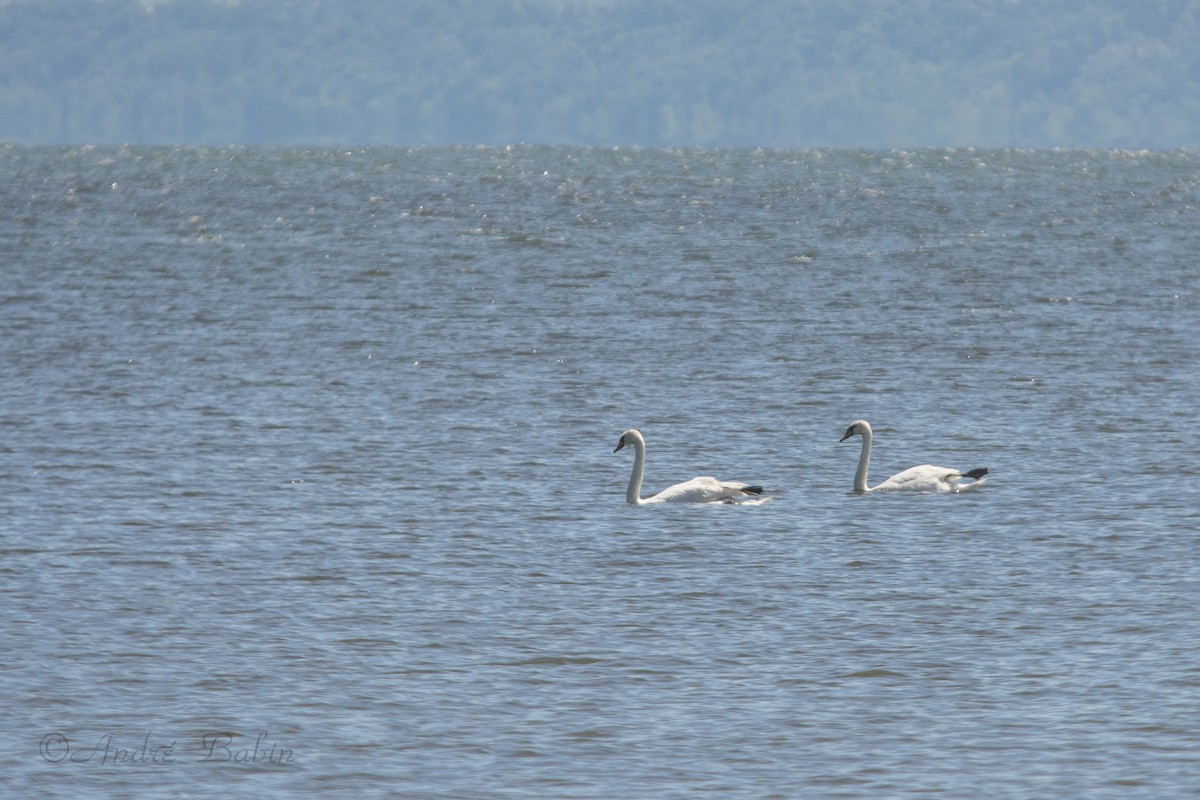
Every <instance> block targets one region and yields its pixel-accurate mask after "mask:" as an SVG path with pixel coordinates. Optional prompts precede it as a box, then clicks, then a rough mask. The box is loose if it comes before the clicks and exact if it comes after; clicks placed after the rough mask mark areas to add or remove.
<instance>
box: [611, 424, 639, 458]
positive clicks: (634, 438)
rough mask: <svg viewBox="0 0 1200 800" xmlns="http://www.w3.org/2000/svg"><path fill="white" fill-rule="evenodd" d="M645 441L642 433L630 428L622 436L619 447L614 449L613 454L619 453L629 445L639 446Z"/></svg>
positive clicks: (618, 443)
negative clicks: (639, 443)
mask: <svg viewBox="0 0 1200 800" xmlns="http://www.w3.org/2000/svg"><path fill="white" fill-rule="evenodd" d="M645 441H646V440H645V439H643V438H642V432H641V431H639V430H638V429H637V428H630V429H629V430H627V431H625V432H624V433H622V434H621V439H620V441H618V442H617V446H616V447H614V448H613V452H614V453H615V452H617V451H618V450H620V449H621V448H622V447H624V446H625V445H627V444H629V445H633V444H637V443H638V442H645Z"/></svg>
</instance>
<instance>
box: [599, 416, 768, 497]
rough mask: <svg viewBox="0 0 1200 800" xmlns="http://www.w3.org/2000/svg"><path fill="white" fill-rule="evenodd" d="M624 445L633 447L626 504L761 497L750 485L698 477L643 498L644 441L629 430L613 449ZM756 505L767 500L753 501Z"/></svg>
mask: <svg viewBox="0 0 1200 800" xmlns="http://www.w3.org/2000/svg"><path fill="white" fill-rule="evenodd" d="M625 445H631V446H632V447H633V472H631V473H630V475H629V486H628V488H626V490H625V502H627V503H629V504H630V505H634V506H648V505H655V504H657V503H741V502H745V501H746V500H747V499H748V498H749V497H751V496H753V495H760V494H762V490H763V488H762V487H761V486H751V485H749V484H747V483H739V482H737V481H719V480H717V479H716V478H710V477H700V478H692V479H691V480H690V481H684V482H683V483H677V484H675V485H674V486H670V487H668V488H666V489H663V490H662V491H661V492H659V493H658V494H656V495H653V496H652V497H645V498H644V497H642V473H643V472H644V471H645V469H646V440H645V439H644V438H642V433H641V431H639V430H637V429H636V428H630V429H629V430H627V431H625V432H624V433H622V434H621V440H620V441H618V442H617V446H616V447H615V448H613V452H614V453H615V452H617V451H618V450H620V449H621V448H622V447H625ZM756 499H757V500H758V501H759V502H762V501H765V500H768V499H769V498H766V497H762V498H756Z"/></svg>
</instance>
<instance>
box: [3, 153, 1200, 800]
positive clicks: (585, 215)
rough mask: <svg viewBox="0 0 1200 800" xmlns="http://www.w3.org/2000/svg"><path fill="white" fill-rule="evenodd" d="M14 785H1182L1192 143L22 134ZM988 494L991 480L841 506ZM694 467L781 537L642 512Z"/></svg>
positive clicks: (8, 350)
mask: <svg viewBox="0 0 1200 800" xmlns="http://www.w3.org/2000/svg"><path fill="white" fill-rule="evenodd" d="M0 210H2V212H3V213H0V257H2V269H3V282H2V283H0V370H2V373H0V376H2V380H0V531H2V538H0V600H2V602H0V637H2V638H0V642H2V643H3V651H4V669H3V671H0V690H2V691H3V695H2V696H3V697H4V699H5V703H4V705H3V710H2V711H0V790H2V793H3V795H4V796H5V797H22V798H37V797H53V798H58V797H67V796H69V797H76V798H93V797H95V798H100V797H111V796H123V797H134V796H138V797H151V796H153V797H163V796H170V797H181V798H186V797H197V798H199V797H211V796H214V795H222V796H254V797H280V798H284V797H286V798H292V797H302V796H303V797H309V796H311V797H339V798H340V797H347V798H361V797H396V798H494V797H509V798H544V797H555V798H615V797H624V798H635V797H646V798H651V797H653V798H698V797H713V798H729V797H761V798H800V797H803V798H825V797H829V798H881V797H928V796H934V795H938V796H944V797H956V798H957V797H974V798H993V797H996V798H1006V797H1013V798H1027V797H1071V798H1122V799H1123V798H1154V799H1155V800H1159V799H1160V798H1164V797H1173V798H1178V797H1197V796H1200V789H1197V787H1200V725H1198V724H1197V723H1198V717H1197V708H1200V646H1198V643H1200V615H1198V614H1197V600H1198V599H1200V534H1198V531H1200V488H1198V482H1197V473H1198V471H1200V469H1198V467H1197V464H1196V459H1195V458H1194V454H1193V447H1192V442H1191V438H1192V435H1193V431H1194V430H1195V428H1196V427H1197V422H1198V420H1197V407H1198V404H1197V401H1196V398H1197V397H1200V369H1198V366H1200V363H1198V361H1200V359H1198V357H1197V352H1198V351H1197V347H1196V342H1197V339H1198V338H1200V266H1198V263H1197V254H1198V253H1200V155H1197V154H1195V153H1143V152H1138V153H1130V152H1114V153H1108V152H1095V151H1054V152H1020V151H964V150H921V151H913V152H890V153H872V152H855V151H837V150H830V151H806V152H761V151H751V150H730V151H724V150H723V151H648V150H587V149H566V148H533V147H530V148H514V149H446V150H368V151H358V150H355V151H312V150H286V149H281V150H271V149H265V150H254V149H242V148H229V149H201V148H188V149H172V148H157V149H156V148H64V149H50V148H22V147H3V148H0ZM858 418H865V419H868V420H870V421H871V423H872V424H873V426H874V428H875V450H874V454H873V458H872V473H871V476H872V482H873V483H874V482H878V481H881V480H882V479H884V478H886V477H887V476H888V475H890V474H892V473H893V472H896V471H899V470H900V469H902V468H905V467H908V466H912V465H914V464H920V463H926V462H932V463H936V464H943V465H946V466H953V467H958V468H962V469H967V468H971V467H977V466H986V467H988V468H989V470H990V473H991V474H990V475H989V479H988V483H987V485H986V486H985V487H984V488H983V489H981V490H980V491H979V492H977V493H973V494H963V495H953V496H933V495H869V496H865V497H860V496H857V495H854V494H853V493H852V492H851V491H850V489H851V484H852V479H853V474H854V468H855V465H856V463H857V459H858V448H859V445H858V440H857V439H854V440H851V441H849V442H845V443H841V444H839V442H838V439H839V438H840V437H841V434H842V433H843V432H844V431H845V429H846V426H847V425H848V424H849V423H850V422H852V421H853V420H855V419H858ZM629 427H638V428H640V429H641V430H642V432H643V433H644V434H645V436H646V439H647V442H648V460H647V467H646V493H647V494H648V493H650V492H653V491H657V490H658V489H661V488H663V487H665V486H667V485H668V484H671V483H675V482H678V481H682V480H685V479H687V478H690V477H692V476H693V475H707V474H713V475H716V476H718V477H721V478H725V479H731V480H745V481H750V482H753V483H761V484H763V485H764V486H765V487H766V489H767V492H768V493H769V494H771V495H772V496H773V497H774V499H773V500H772V501H771V502H769V503H767V504H765V505H762V506H758V507H729V506H719V505H718V506H661V507H652V508H635V507H630V506H627V505H626V504H625V503H624V492H625V484H626V482H627V480H628V477H629V471H630V469H631V467H632V454H631V453H629V452H628V449H626V450H623V451H621V452H619V453H616V454H614V453H613V452H612V450H613V447H614V446H615V445H616V443H617V438H618V436H619V435H620V434H621V432H622V431H623V430H625V429H626V428H629Z"/></svg>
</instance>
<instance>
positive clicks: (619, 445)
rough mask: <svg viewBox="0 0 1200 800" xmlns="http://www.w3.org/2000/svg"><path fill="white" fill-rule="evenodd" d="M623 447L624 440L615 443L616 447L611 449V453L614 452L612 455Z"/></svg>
mask: <svg viewBox="0 0 1200 800" xmlns="http://www.w3.org/2000/svg"><path fill="white" fill-rule="evenodd" d="M624 446H625V440H624V439H622V440H621V441H619V442H617V446H616V447H614V448H613V452H614V453H615V452H617V451H618V450H620V449H621V448H622V447H624Z"/></svg>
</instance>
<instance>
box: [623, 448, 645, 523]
mask: <svg viewBox="0 0 1200 800" xmlns="http://www.w3.org/2000/svg"><path fill="white" fill-rule="evenodd" d="M645 470H646V443H645V442H644V441H642V439H641V438H637V439H634V440H633V471H632V472H631V473H629V486H628V488H626V489H625V502H626V503H629V504H630V505H634V506H640V505H642V475H643V473H644V472H645Z"/></svg>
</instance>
